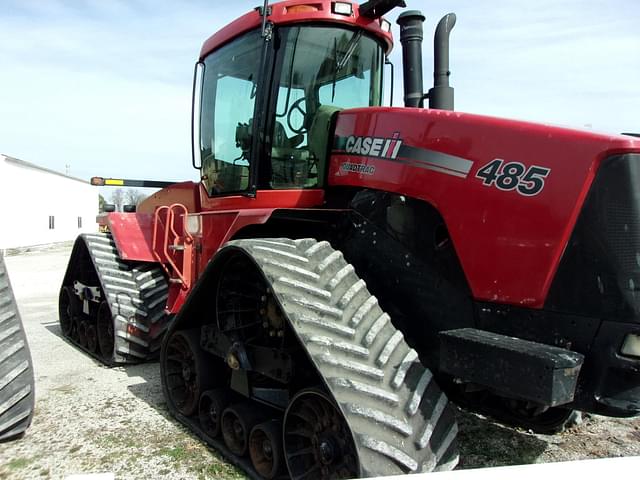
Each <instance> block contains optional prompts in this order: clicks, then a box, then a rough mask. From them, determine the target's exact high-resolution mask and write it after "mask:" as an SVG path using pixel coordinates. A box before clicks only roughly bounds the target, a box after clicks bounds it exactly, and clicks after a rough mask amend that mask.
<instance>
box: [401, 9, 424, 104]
mask: <svg viewBox="0 0 640 480" xmlns="http://www.w3.org/2000/svg"><path fill="white" fill-rule="evenodd" d="M424 20H425V17H424V15H422V13H421V12H419V11H418V10H410V11H407V12H403V13H402V14H400V16H399V17H398V20H397V23H398V25H400V43H402V70H403V77H404V105H405V107H414V108H420V107H422V101H423V99H424V90H423V87H422V39H423V34H422V23H423V22H424Z"/></svg>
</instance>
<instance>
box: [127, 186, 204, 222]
mask: <svg viewBox="0 0 640 480" xmlns="http://www.w3.org/2000/svg"><path fill="white" fill-rule="evenodd" d="M199 189H200V184H199V183H195V182H182V183H176V184H175V185H171V186H170V187H166V188H163V189H162V190H159V191H157V192H156V193H154V194H153V195H150V196H149V197H147V198H145V199H144V200H143V201H142V202H141V203H140V205H138V208H137V211H138V212H140V213H150V214H152V213H153V212H154V211H155V209H156V208H158V207H160V206H162V205H171V204H173V203H181V204H182V205H184V206H185V207H187V209H188V210H189V211H191V212H195V211H196V210H198V209H199V208H200V203H199V193H198V192H199Z"/></svg>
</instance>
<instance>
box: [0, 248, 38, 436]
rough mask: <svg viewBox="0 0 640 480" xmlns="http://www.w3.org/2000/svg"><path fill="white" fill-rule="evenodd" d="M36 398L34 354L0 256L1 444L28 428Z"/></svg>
mask: <svg viewBox="0 0 640 480" xmlns="http://www.w3.org/2000/svg"><path fill="white" fill-rule="evenodd" d="M34 397H35V391H34V384H33V364H32V361H31V354H30V353H29V346H28V344H27V338H26V336H25V333H24V329H23V327H22V322H21V320H20V314H19V312H18V308H17V306H16V301H15V298H14V297H13V292H12V290H11V284H10V283H9V277H8V275H7V270H6V268H5V264H4V259H3V258H2V255H1V254H0V441H6V440H11V439H13V438H16V437H18V436H20V435H21V434H23V433H24V432H25V430H26V429H27V428H28V427H29V425H30V424H31V419H32V418H33V407H34Z"/></svg>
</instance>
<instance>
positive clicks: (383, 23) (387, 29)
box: [380, 18, 391, 33]
mask: <svg viewBox="0 0 640 480" xmlns="http://www.w3.org/2000/svg"><path fill="white" fill-rule="evenodd" d="M380 28H382V31H383V32H387V33H389V32H391V22H389V21H387V20H385V19H384V18H381V19H380Z"/></svg>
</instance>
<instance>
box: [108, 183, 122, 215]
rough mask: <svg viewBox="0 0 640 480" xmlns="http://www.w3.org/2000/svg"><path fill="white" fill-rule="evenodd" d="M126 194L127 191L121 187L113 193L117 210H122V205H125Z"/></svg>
mask: <svg viewBox="0 0 640 480" xmlns="http://www.w3.org/2000/svg"><path fill="white" fill-rule="evenodd" d="M124 195H125V192H124V190H123V189H121V188H116V189H115V190H114V191H113V192H112V193H111V203H113V204H114V205H115V206H116V211H117V212H121V211H122V205H124Z"/></svg>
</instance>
